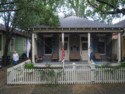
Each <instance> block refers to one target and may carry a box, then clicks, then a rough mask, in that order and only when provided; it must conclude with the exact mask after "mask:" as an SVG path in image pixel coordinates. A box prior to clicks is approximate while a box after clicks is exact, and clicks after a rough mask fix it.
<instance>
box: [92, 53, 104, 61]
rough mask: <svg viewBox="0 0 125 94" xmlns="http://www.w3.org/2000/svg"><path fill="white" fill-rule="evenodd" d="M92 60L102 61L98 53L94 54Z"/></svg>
mask: <svg viewBox="0 0 125 94" xmlns="http://www.w3.org/2000/svg"><path fill="white" fill-rule="evenodd" d="M94 58H95V60H101V59H102V58H101V55H100V54H99V53H95V54H94Z"/></svg>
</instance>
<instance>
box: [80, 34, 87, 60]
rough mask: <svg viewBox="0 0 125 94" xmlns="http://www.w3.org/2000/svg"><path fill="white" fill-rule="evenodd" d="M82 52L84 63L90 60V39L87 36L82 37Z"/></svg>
mask: <svg viewBox="0 0 125 94" xmlns="http://www.w3.org/2000/svg"><path fill="white" fill-rule="evenodd" d="M80 52H81V59H82V60H83V61H87V60H88V37H87V35H82V36H81V37H80Z"/></svg>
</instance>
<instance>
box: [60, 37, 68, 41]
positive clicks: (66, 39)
mask: <svg viewBox="0 0 125 94" xmlns="http://www.w3.org/2000/svg"><path fill="white" fill-rule="evenodd" d="M60 41H62V37H60ZM64 41H68V37H65V38H64Z"/></svg>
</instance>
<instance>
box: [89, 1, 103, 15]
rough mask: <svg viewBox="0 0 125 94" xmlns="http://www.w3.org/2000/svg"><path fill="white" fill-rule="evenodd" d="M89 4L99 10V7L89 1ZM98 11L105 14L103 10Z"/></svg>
mask: <svg viewBox="0 0 125 94" xmlns="http://www.w3.org/2000/svg"><path fill="white" fill-rule="evenodd" d="M87 2H88V3H89V4H90V6H92V7H93V8H95V9H98V5H96V4H92V3H91V2H90V1H89V0H87ZM98 10H99V11H101V12H103V13H104V11H103V10H102V9H98Z"/></svg>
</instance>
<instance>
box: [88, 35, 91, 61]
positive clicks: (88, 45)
mask: <svg viewBox="0 0 125 94" xmlns="http://www.w3.org/2000/svg"><path fill="white" fill-rule="evenodd" d="M90 36H91V35H90V33H88V56H89V57H88V61H90V49H91V48H90Z"/></svg>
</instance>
